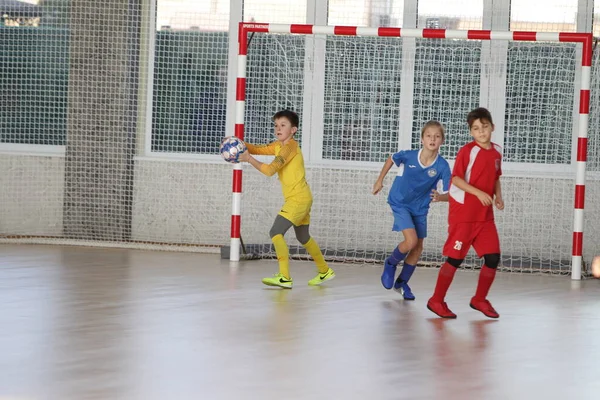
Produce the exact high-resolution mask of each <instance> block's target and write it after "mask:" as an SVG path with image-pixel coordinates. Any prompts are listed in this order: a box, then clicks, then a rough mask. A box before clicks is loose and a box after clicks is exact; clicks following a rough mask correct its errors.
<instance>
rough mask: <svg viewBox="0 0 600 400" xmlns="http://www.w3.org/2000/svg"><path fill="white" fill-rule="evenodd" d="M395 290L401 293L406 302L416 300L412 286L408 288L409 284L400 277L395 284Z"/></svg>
mask: <svg viewBox="0 0 600 400" xmlns="http://www.w3.org/2000/svg"><path fill="white" fill-rule="evenodd" d="M394 290H395V291H396V292H398V293H400V294H401V295H402V297H404V300H414V299H415V295H414V294H413V292H412V290H410V286H408V283H406V282H404V281H403V280H400V277H398V279H397V280H396V283H394Z"/></svg>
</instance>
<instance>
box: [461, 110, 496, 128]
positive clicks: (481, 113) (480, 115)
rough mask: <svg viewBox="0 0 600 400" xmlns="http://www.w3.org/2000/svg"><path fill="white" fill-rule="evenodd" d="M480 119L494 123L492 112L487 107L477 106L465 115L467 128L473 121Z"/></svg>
mask: <svg viewBox="0 0 600 400" xmlns="http://www.w3.org/2000/svg"><path fill="white" fill-rule="evenodd" d="M477 120H480V121H481V122H483V121H487V122H489V123H490V124H492V125H494V121H492V114H491V113H490V112H489V111H488V109H487V108H483V107H479V108H476V109H474V110H473V111H471V112H470V113H469V115H467V124H469V128H470V127H471V126H472V125H473V122H475V121H477Z"/></svg>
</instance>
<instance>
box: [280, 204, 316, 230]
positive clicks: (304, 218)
mask: <svg viewBox="0 0 600 400" xmlns="http://www.w3.org/2000/svg"><path fill="white" fill-rule="evenodd" d="M311 207H312V200H311V201H306V202H297V201H293V200H287V201H286V202H285V203H284V204H283V207H281V210H279V213H278V214H279V215H281V216H282V217H283V218H285V219H287V220H288V221H290V222H291V223H292V224H294V225H295V226H300V225H308V224H310V208H311Z"/></svg>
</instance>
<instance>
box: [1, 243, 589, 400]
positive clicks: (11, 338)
mask: <svg viewBox="0 0 600 400" xmlns="http://www.w3.org/2000/svg"><path fill="white" fill-rule="evenodd" d="M333 267H334V268H335V269H336V273H337V278H336V279H335V280H333V281H330V282H328V285H327V286H326V287H309V286H307V285H306V282H307V281H308V279H310V278H312V277H313V276H314V274H315V272H314V267H313V265H312V264H310V263H307V262H292V264H291V271H292V274H293V278H294V281H295V287H294V289H293V290H279V289H270V288H266V287H263V285H262V284H261V282H260V279H261V277H263V276H268V275H271V274H272V273H273V272H275V270H276V263H275V262H274V261H270V260H269V261H261V260H259V261H246V262H243V263H241V264H240V266H239V267H238V268H233V267H230V265H229V262H228V261H224V260H221V259H220V258H219V256H218V255H202V254H189V253H168V252H150V251H132V250H119V249H116V250H115V249H97V248H82V247H62V246H16V245H0V399H19V400H20V399H28V400H29V399H60V400H66V399H77V400H83V399H111V400H116V399H144V400H151V399H201V400H205V399H206V400H213V399H261V400H269V399H328V400H329V399H340V400H341V399H366V400H376V399H377V400H380V399H381V400H384V399H411V400H413V399H414V400H416V399H440V400H442V399H443V400H454V399H456V400H459V399H460V400H463V399H478V400H487V399H498V400H500V399H501V400H507V399H528V400H529V399H560V400H565V399H578V400H579V399H594V400H596V399H600V282H599V281H595V280H587V281H583V282H572V281H570V279H569V278H567V277H549V276H529V275H510V274H501V275H499V276H498V279H497V280H496V282H495V284H494V287H492V292H491V296H490V299H491V300H492V302H493V304H494V306H495V307H496V309H497V310H498V312H499V313H500V314H501V317H500V319H499V320H497V321H494V320H488V319H486V318H485V317H484V316H483V315H482V314H480V313H478V312H476V311H474V310H472V309H470V308H469V306H468V301H469V298H470V297H471V296H472V293H473V291H474V289H475V285H476V280H477V274H476V273H474V272H468V271H465V272H462V271H461V272H460V273H459V274H457V276H456V278H455V281H454V284H453V286H452V287H451V288H450V292H449V296H448V299H447V300H448V304H449V306H450V307H451V309H452V310H453V311H455V312H456V313H457V314H458V319H457V320H441V319H439V318H437V317H435V315H434V314H432V313H431V312H430V311H428V310H427V309H426V307H425V304H426V300H427V298H428V297H429V296H430V294H431V292H432V290H433V286H434V283H435V278H436V276H437V271H436V270H429V269H419V270H417V272H416V273H415V276H414V278H413V285H412V286H413V291H414V292H415V295H416V296H417V300H416V301H414V302H407V301H403V300H401V299H400V296H399V295H398V294H397V293H395V292H393V291H386V290H384V289H383V288H382V287H381V284H380V283H379V277H380V272H381V268H379V267H372V266H344V265H334V266H333Z"/></svg>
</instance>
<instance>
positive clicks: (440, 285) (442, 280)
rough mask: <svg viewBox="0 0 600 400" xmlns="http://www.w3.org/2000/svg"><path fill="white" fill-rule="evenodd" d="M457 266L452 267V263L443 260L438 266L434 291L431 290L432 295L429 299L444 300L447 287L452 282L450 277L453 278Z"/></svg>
mask: <svg viewBox="0 0 600 400" xmlns="http://www.w3.org/2000/svg"><path fill="white" fill-rule="evenodd" d="M457 269H458V268H456V267H453V266H452V265H450V264H448V263H447V262H445V263H444V264H443V265H442V268H440V273H439V274H438V279H437V283H436V284H435V291H434V292H433V296H431V300H433V301H436V302H442V301H444V298H446V293H447V292H448V288H449V287H450V284H451V283H452V279H454V274H455V273H456V270H457Z"/></svg>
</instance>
